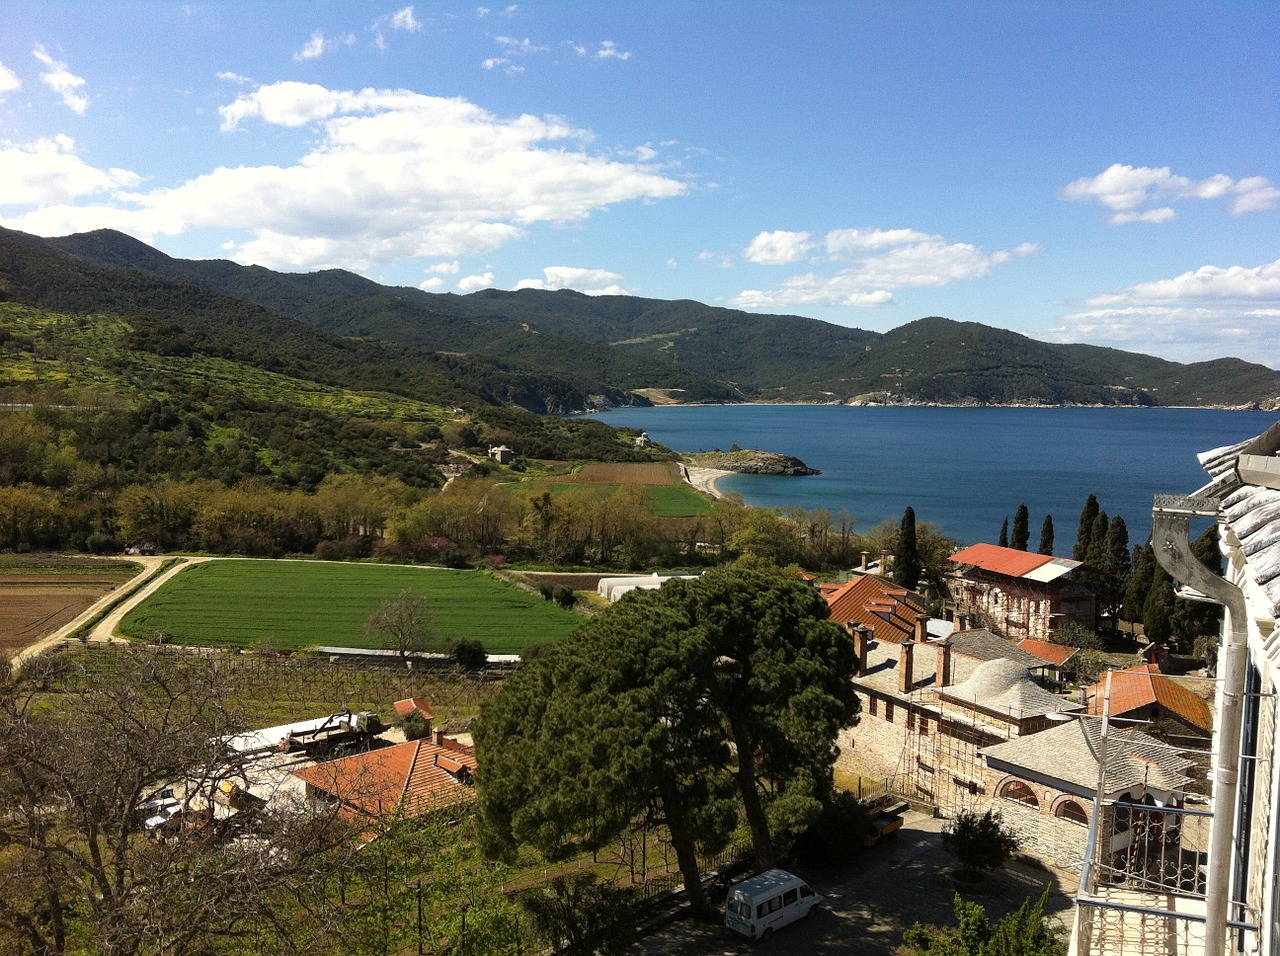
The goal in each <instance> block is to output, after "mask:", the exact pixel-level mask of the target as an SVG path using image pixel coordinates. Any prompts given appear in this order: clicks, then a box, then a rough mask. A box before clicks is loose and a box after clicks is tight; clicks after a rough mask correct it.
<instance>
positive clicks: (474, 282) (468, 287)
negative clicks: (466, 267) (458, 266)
mask: <svg viewBox="0 0 1280 956" xmlns="http://www.w3.org/2000/svg"><path fill="white" fill-rule="evenodd" d="M458 288H459V289H461V290H462V291H463V292H475V291H477V290H479V289H492V288H493V273H492V272H486V273H485V274H484V275H476V276H464V277H463V278H461V279H459V280H458Z"/></svg>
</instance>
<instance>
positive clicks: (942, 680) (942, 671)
mask: <svg viewBox="0 0 1280 956" xmlns="http://www.w3.org/2000/svg"><path fill="white" fill-rule="evenodd" d="M934 686H935V687H950V686H951V638H949V637H945V638H943V639H942V640H941V641H939V642H938V677H937V680H936V681H935V682H934Z"/></svg>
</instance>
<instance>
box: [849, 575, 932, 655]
mask: <svg viewBox="0 0 1280 956" xmlns="http://www.w3.org/2000/svg"><path fill="white" fill-rule="evenodd" d="M826 598H827V603H828V604H829V605H830V606H831V612H830V613H831V620H833V621H836V622H837V623H839V624H865V625H866V626H867V627H870V628H872V629H874V630H875V636H876V640H877V641H886V642H888V643H891V644H901V643H903V642H904V641H907V640H910V639H912V638H913V637H914V636H915V630H916V615H917V614H924V613H926V605H925V600H924V598H923V597H921V596H920V595H919V594H917V593H916V592H915V591H908V590H907V589H906V588H903V587H899V586H898V585H896V584H894V583H893V582H892V581H888V580H886V579H885V578H882V577H878V576H876V575H874V574H864V575H862V576H861V577H856V578H854V579H853V580H852V581H850V582H849V583H848V584H846V585H844V586H843V587H841V588H840V589H839V590H838V591H836V592H835V593H833V594H828V595H826Z"/></svg>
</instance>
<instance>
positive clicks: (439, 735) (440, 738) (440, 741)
mask: <svg viewBox="0 0 1280 956" xmlns="http://www.w3.org/2000/svg"><path fill="white" fill-rule="evenodd" d="M436 746H437V747H443V746H444V731H443V730H437V731H436Z"/></svg>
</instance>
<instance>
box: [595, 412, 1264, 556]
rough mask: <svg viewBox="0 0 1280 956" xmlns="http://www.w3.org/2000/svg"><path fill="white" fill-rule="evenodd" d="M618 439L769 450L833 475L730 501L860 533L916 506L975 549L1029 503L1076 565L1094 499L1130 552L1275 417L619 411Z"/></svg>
mask: <svg viewBox="0 0 1280 956" xmlns="http://www.w3.org/2000/svg"><path fill="white" fill-rule="evenodd" d="M599 417H600V418H601V419H602V420H603V421H606V422H608V423H609V424H611V425H618V426H624V427H628V428H642V429H644V430H645V431H647V432H648V433H649V436H650V437H651V438H653V440H654V441H658V442H661V443H662V444H664V445H667V446H668V447H670V448H673V449H675V450H677V451H691V452H696V451H711V450H713V449H717V448H719V449H728V448H729V447H730V446H731V445H734V444H737V445H739V446H741V447H742V448H759V449H763V450H765V451H774V452H780V453H783V454H788V455H795V456H796V457H798V458H802V459H803V460H804V461H805V462H806V463H807V464H809V465H811V466H813V467H814V468H818V469H821V471H822V474H821V475H816V476H812V477H804V478H784V477H767V476H762V475H735V476H733V477H731V478H727V479H725V481H724V482H723V483H722V484H721V486H720V487H721V488H722V489H723V490H725V491H736V492H738V493H740V494H741V495H742V496H743V498H745V499H746V501H747V503H748V504H752V505H758V506H761V507H783V508H786V507H793V506H800V507H803V508H809V509H813V508H827V509H830V511H831V513H832V514H833V515H834V514H838V513H839V512H840V511H841V510H842V509H847V510H848V511H849V512H850V513H851V514H852V515H854V516H855V517H856V518H857V527H858V528H859V529H860V530H870V529H871V528H873V527H875V526H876V525H877V524H879V523H880V522H881V521H883V520H885V519H886V518H890V519H893V520H894V521H895V522H896V521H897V520H899V519H901V517H902V512H903V510H904V509H905V508H906V507H907V506H908V505H911V506H912V507H913V508H915V511H916V518H917V520H919V521H930V522H934V523H936V524H938V525H940V526H941V527H942V530H943V531H944V532H945V533H947V534H949V535H951V536H952V537H954V538H958V539H960V540H961V541H963V542H965V543H966V544H972V543H975V542H978V541H990V542H993V543H994V542H995V540H996V539H997V537H998V536H999V534H1000V525H1001V523H1002V522H1003V521H1004V519H1005V517H1006V516H1008V517H1009V519H1010V524H1012V520H1013V513H1014V512H1015V511H1016V510H1017V508H1018V504H1019V502H1023V501H1025V502H1026V503H1027V507H1028V508H1029V509H1030V512H1031V522H1030V527H1031V547H1032V548H1035V547H1036V546H1037V545H1038V544H1039V541H1040V526H1041V523H1042V522H1043V521H1044V516H1045V514H1046V513H1048V514H1052V515H1053V524H1054V531H1055V545H1056V547H1055V550H1056V551H1057V553H1058V554H1060V555H1063V554H1065V555H1070V553H1071V548H1072V546H1073V545H1074V544H1075V538H1076V527H1077V525H1078V524H1079V521H1080V511H1081V509H1082V508H1083V507H1084V502H1085V499H1086V498H1088V496H1089V495H1090V494H1091V493H1092V494H1096V495H1097V496H1098V501H1099V503H1100V504H1101V506H1102V508H1103V510H1104V511H1106V512H1107V514H1109V515H1111V516H1115V515H1122V516H1123V517H1124V520H1125V523H1126V524H1127V525H1128V526H1129V538H1130V541H1132V542H1134V543H1138V542H1141V541H1145V540H1146V539H1147V538H1148V537H1149V536H1150V534H1151V504H1152V499H1153V497H1154V496H1155V495H1156V494H1157V493H1159V492H1176V493H1182V494H1185V493H1189V492H1191V491H1194V490H1195V489H1197V488H1199V487H1200V486H1201V485H1203V484H1204V483H1205V481H1206V480H1207V478H1206V476H1205V473H1204V472H1203V471H1202V470H1201V468H1200V465H1199V462H1198V461H1197V460H1196V455H1197V454H1198V453H1199V452H1202V451H1207V450H1209V449H1211V448H1217V447H1220V446H1222V445H1229V444H1233V443H1235V442H1237V441H1240V440H1242V439H1245V438H1251V437H1253V436H1254V435H1258V434H1261V433H1262V432H1263V431H1265V430H1266V429H1268V428H1270V427H1271V425H1273V424H1275V422H1276V419H1277V417H1278V416H1277V415H1276V414H1275V413H1272V412H1229V411H1218V410H1211V409H1182V408H1159V409H1150V408H1141V409H1137V408H1135V409H1129V408H854V407H849V406H843V405H710V406H674V407H665V408H626V409H615V410H613V411H610V412H605V413H602V414H600V416H599Z"/></svg>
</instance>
